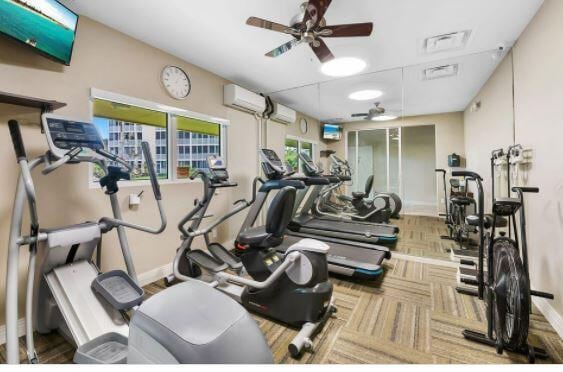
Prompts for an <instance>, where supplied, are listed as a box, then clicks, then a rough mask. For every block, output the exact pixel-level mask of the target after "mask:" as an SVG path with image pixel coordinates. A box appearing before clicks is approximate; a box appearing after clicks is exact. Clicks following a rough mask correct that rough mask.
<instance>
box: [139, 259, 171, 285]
mask: <svg viewBox="0 0 563 372" xmlns="http://www.w3.org/2000/svg"><path fill="white" fill-rule="evenodd" d="M169 275H172V263H167V264H166V265H163V266H160V267H157V268H154V269H152V270H150V271H147V272H145V273H142V274H139V276H138V278H137V279H138V280H139V284H140V285H141V287H143V286H145V285H147V284H151V283H154V282H156V281H157V280H160V279H162V278H164V277H166V276H169Z"/></svg>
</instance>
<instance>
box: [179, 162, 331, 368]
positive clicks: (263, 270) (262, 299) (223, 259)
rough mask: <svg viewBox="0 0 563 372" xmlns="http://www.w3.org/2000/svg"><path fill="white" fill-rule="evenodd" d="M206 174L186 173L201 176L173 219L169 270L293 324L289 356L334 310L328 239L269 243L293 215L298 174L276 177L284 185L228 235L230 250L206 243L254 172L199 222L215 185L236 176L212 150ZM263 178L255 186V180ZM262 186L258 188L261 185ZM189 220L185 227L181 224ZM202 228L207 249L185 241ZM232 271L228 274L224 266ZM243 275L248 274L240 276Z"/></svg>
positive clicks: (304, 346)
mask: <svg viewBox="0 0 563 372" xmlns="http://www.w3.org/2000/svg"><path fill="white" fill-rule="evenodd" d="M208 164H209V174H207V173H206V172H204V171H196V172H195V173H194V174H193V175H192V176H191V178H192V179H195V178H197V177H199V178H201V179H202V181H203V198H202V199H201V200H198V201H196V206H195V208H194V209H193V210H192V211H191V212H190V213H188V215H186V216H185V217H184V218H183V219H182V221H180V223H179V224H178V228H179V230H180V232H181V233H182V244H181V246H180V248H179V249H178V251H177V253H176V256H175V258H174V264H173V267H174V276H175V278H176V279H178V280H181V281H193V280H194V278H197V279H199V280H203V281H205V282H206V283H209V285H211V286H212V287H215V288H217V289H218V290H220V291H222V292H225V293H227V294H228V295H229V296H231V297H232V298H233V299H235V300H236V301H238V302H240V303H241V304H242V305H243V306H244V307H245V308H247V309H248V310H250V311H252V312H255V313H258V314H262V315H264V316H266V317H269V318H272V319H274V320H277V321H280V322H282V323H284V324H287V325H289V326H291V327H296V328H300V331H299V333H298V334H297V336H296V337H295V338H294V339H293V340H292V342H291V343H290V345H289V346H288V350H289V352H290V354H291V356H292V357H294V358H297V357H298V356H299V355H300V354H301V353H302V351H303V350H312V347H313V343H312V339H313V337H314V336H315V335H316V334H317V333H318V332H319V331H320V330H321V329H322V327H323V326H324V324H325V323H326V321H327V320H328V319H329V318H330V316H331V315H332V314H333V313H335V312H336V307H335V306H334V300H333V298H332V283H331V282H330V280H329V278H328V264H327V252H328V249H329V247H328V246H327V245H326V244H324V243H322V242H320V241H317V240H312V239H303V240H301V241H299V242H298V243H296V244H294V245H293V246H292V247H290V248H289V249H288V250H287V251H286V252H285V254H279V253H278V252H277V251H276V250H275V247H276V246H278V245H279V244H281V243H282V242H283V239H284V236H285V230H286V228H287V225H288V224H289V221H290V220H291V218H292V216H293V205H294V202H295V197H296V191H295V187H292V186H297V187H300V188H301V187H304V185H302V182H301V181H297V180H280V182H282V183H283V184H284V185H283V187H282V188H281V190H280V191H279V192H278V193H277V194H276V196H275V197H274V198H273V200H272V202H271V203H270V208H269V210H268V213H267V217H266V224H265V225H264V226H259V227H252V228H248V229H246V230H244V231H242V232H240V233H239V236H238V237H237V239H236V248H237V252H238V256H236V255H234V254H233V253H231V252H230V251H229V250H228V249H226V248H225V247H224V246H223V245H221V244H219V243H212V242H211V241H210V239H209V234H210V232H211V231H212V230H213V229H214V228H215V227H217V226H218V225H220V224H221V223H223V222H224V221H226V220H228V219H229V218H231V217H232V216H234V215H236V214H238V213H239V212H241V211H242V210H244V209H246V208H248V207H250V206H251V205H253V204H254V203H255V200H256V193H257V187H258V183H260V182H261V180H260V179H259V178H256V179H255V180H254V184H253V199H252V200H251V201H246V200H239V201H237V202H235V205H236V207H235V208H234V209H233V210H232V211H230V212H229V213H227V214H226V215H225V216H223V217H220V218H218V219H217V220H216V221H214V222H211V223H210V225H209V226H208V227H206V228H201V227H200V225H201V222H202V220H203V219H204V217H205V214H206V211H207V209H208V208H209V206H210V204H211V201H212V198H213V196H214V195H215V193H216V191H217V189H220V188H232V187H236V186H237V184H236V183H234V182H231V181H230V180H229V174H228V172H227V169H226V167H225V164H224V162H223V160H222V159H221V158H220V157H213V156H211V157H209V158H208ZM263 187H264V186H262V188H263ZM262 188H261V189H260V191H262ZM189 222H191V225H190V226H189V227H186V225H187V224H188V223H189ZM198 236H203V237H204V239H205V242H206V246H207V250H208V252H209V253H208V252H205V251H203V250H199V249H192V243H193V240H194V238H196V237H198ZM229 270H230V271H234V272H235V273H236V275H233V274H230V273H229V272H227V271H229ZM245 274H247V275H249V276H250V277H251V279H249V278H247V277H245Z"/></svg>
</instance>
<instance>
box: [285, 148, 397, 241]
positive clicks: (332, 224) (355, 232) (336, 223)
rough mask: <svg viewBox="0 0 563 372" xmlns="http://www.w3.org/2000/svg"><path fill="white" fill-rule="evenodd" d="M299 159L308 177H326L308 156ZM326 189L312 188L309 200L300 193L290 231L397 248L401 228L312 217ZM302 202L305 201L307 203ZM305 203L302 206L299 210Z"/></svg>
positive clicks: (332, 179) (303, 155) (331, 179)
mask: <svg viewBox="0 0 563 372" xmlns="http://www.w3.org/2000/svg"><path fill="white" fill-rule="evenodd" d="M299 157H300V158H301V161H302V162H303V170H304V172H305V174H306V175H307V176H308V177H323V176H322V174H321V172H320V170H319V168H318V167H317V166H316V165H315V163H314V162H313V160H312V159H311V158H310V157H309V155H307V154H306V153H300V154H299ZM326 178H328V179H329V180H330V181H331V182H333V183H334V182H340V180H337V179H335V178H334V177H326ZM324 187H326V185H312V186H311V187H310V190H308V192H309V196H308V197H307V198H306V199H305V195H304V193H300V197H298V199H297V200H298V202H297V203H296V206H295V208H294V212H295V217H294V218H293V220H292V222H291V223H290V225H289V229H290V230H291V231H293V232H295V233H302V234H313V235H318V236H327V237H338V238H341V239H345V240H350V241H355V242H362V243H366V244H379V245H380V244H385V245H394V244H395V243H396V242H397V239H398V237H397V234H398V233H399V228H398V227H397V226H394V225H388V224H378V223H370V222H362V221H352V220H349V219H346V218H345V217H342V218H339V217H338V216H336V215H332V214H330V215H329V214H327V215H323V216H315V215H313V214H312V213H311V211H312V209H313V207H314V205H315V203H316V200H317V198H318V197H319V195H320V193H321V192H322V190H323V188H324ZM303 200H305V202H304V203H303ZM302 203H303V206H302V207H301V209H300V210H299V207H300V205H301V204H302Z"/></svg>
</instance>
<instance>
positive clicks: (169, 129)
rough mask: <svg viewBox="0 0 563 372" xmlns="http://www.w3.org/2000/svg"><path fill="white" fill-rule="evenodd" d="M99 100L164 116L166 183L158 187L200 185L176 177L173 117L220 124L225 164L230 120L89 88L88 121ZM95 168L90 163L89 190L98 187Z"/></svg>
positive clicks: (139, 184)
mask: <svg viewBox="0 0 563 372" xmlns="http://www.w3.org/2000/svg"><path fill="white" fill-rule="evenodd" d="M96 99H101V100H106V101H111V102H115V103H120V104H124V105H131V106H136V107H139V108H143V109H147V110H152V111H159V112H162V113H165V114H166V121H167V125H166V138H167V150H168V151H167V162H168V178H167V179H166V180H159V183H160V184H161V185H174V184H188V183H194V182H201V180H200V179H196V180H190V179H189V178H178V175H177V167H176V166H175V164H176V162H177V161H178V157H177V154H176V147H175V146H176V145H177V138H176V133H177V124H176V117H178V116H183V117H186V118H190V119H198V120H203V121H206V122H209V123H212V124H217V125H219V151H220V153H221V156H222V157H223V159H224V160H225V163H226V164H228V156H227V155H228V152H227V138H228V127H229V126H230V124H231V123H230V120H228V119H223V118H219V117H216V116H211V115H207V114H202V113H199V112H194V111H190V110H185V109H181V108H177V107H172V106H167V105H163V104H159V103H155V102H151V101H146V100H143V99H139V98H135V97H130V96H126V95H122V94H118V93H113V92H108V91H105V90H101V89H96V88H91V89H90V99H89V104H90V121H93V120H94V100H96ZM153 157H155V159H153V160H154V161H155V162H156V151H155V154H153ZM93 169H94V165H93V164H92V163H90V165H89V170H88V184H89V188H90V189H99V188H101V186H100V183H99V182H97V181H95V180H94V178H93ZM150 184H151V182H150V180H138V181H121V182H120V183H119V186H120V187H142V186H150Z"/></svg>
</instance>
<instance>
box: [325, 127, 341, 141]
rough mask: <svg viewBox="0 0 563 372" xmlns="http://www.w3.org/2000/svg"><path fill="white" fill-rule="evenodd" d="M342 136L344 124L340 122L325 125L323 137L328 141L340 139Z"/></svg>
mask: <svg viewBox="0 0 563 372" xmlns="http://www.w3.org/2000/svg"><path fill="white" fill-rule="evenodd" d="M341 138H342V126H341V125H339V124H325V125H323V139H324V140H328V141H339V140H340V139H341Z"/></svg>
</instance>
